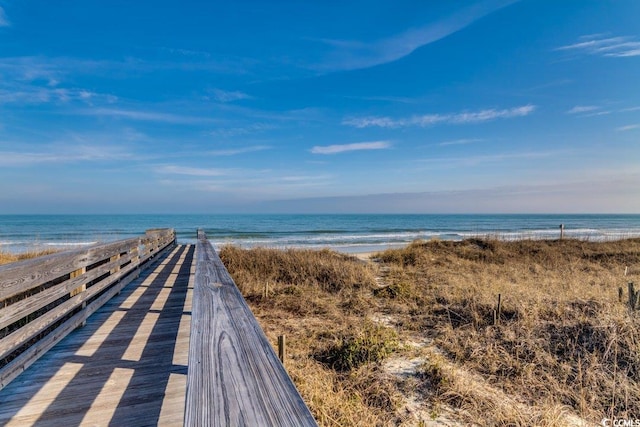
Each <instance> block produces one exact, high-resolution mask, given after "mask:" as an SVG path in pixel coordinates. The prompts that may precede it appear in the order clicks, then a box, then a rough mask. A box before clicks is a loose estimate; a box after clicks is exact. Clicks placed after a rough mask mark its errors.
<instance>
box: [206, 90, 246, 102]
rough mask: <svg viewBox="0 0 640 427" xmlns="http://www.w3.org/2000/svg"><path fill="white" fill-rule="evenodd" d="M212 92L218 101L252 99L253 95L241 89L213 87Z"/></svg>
mask: <svg viewBox="0 0 640 427" xmlns="http://www.w3.org/2000/svg"><path fill="white" fill-rule="evenodd" d="M211 93H212V95H213V99H215V100H216V101H218V102H233V101H240V100H242V99H252V98H253V97H252V96H251V95H248V94H246V93H244V92H240V91H228V90H222V89H212V90H211Z"/></svg>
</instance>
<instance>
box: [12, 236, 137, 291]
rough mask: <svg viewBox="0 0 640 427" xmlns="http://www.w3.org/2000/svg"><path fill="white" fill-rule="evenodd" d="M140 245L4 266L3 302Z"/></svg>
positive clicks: (116, 244)
mask: <svg viewBox="0 0 640 427" xmlns="http://www.w3.org/2000/svg"><path fill="white" fill-rule="evenodd" d="M137 245H138V239H128V240H125V241H121V242H114V243H108V244H104V245H98V246H93V247H90V248H86V249H80V250H74V251H69V252H61V253H57V254H51V255H46V256H44V257H38V258H34V259H30V260H26V261H20V262H16V263H11V264H5V265H3V266H0V300H3V299H6V298H10V297H12V296H14V295H17V294H19V293H21V292H25V291H27V290H29V289H32V288H35V287H37V286H40V285H43V284H45V283H47V282H49V281H51V280H55V279H57V278H59V277H63V276H65V275H67V274H70V273H71V272H72V271H76V270H78V269H80V268H83V267H87V266H89V265H91V264H94V263H96V262H99V261H102V260H104V259H107V258H109V257H110V256H111V255H112V254H115V253H116V252H117V253H120V252H125V251H127V250H129V249H130V248H132V247H136V246H137Z"/></svg>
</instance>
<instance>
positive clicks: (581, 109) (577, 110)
mask: <svg viewBox="0 0 640 427" xmlns="http://www.w3.org/2000/svg"><path fill="white" fill-rule="evenodd" d="M599 109H600V107H598V106H596V105H576V106H575V107H573V108H572V109H570V110H569V111H567V114H582V113H590V112H592V111H596V110H599Z"/></svg>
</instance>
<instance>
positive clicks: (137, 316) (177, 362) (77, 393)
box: [0, 246, 195, 426]
mask: <svg viewBox="0 0 640 427" xmlns="http://www.w3.org/2000/svg"><path fill="white" fill-rule="evenodd" d="M194 251H195V248H194V246H179V247H178V248H176V249H175V250H174V251H173V252H172V253H171V254H170V255H168V256H167V257H166V258H165V259H164V260H162V261H161V263H160V264H159V265H157V266H155V267H154V268H151V269H149V270H147V272H146V273H145V274H144V275H143V276H142V277H141V278H139V279H137V280H136V281H134V282H132V283H131V284H130V285H128V286H127V287H126V288H125V289H124V290H123V291H122V293H121V294H120V295H119V296H116V297H115V298H113V299H112V300H111V301H109V302H108V303H107V304H105V306H103V307H102V308H101V309H100V310H99V311H98V312H97V313H95V314H94V315H93V316H92V317H91V318H89V320H88V321H87V325H86V326H85V327H84V328H81V329H79V330H77V331H74V332H73V333H72V334H70V335H69V336H68V337H67V338H65V339H64V340H63V341H62V342H60V343H59V344H58V345H57V346H56V347H54V348H53V349H52V350H50V352H49V353H47V354H46V355H45V356H43V357H42V358H41V359H40V360H39V361H38V362H36V363H35V364H34V365H33V366H32V367H31V368H30V369H28V370H27V371H25V372H24V373H23V374H22V375H21V376H20V377H18V379H16V380H15V381H14V382H13V383H11V384H9V386H7V387H6V388H5V389H4V390H2V391H0V408H2V409H0V424H3V423H5V422H9V419H8V418H11V417H14V420H13V421H12V423H13V422H14V423H15V425H37V426H50V425H56V426H58V425H67V426H74V425H83V424H87V425H115V426H144V425H157V424H159V423H160V421H161V420H163V422H168V423H170V424H174V423H175V424H181V423H182V417H183V409H182V408H183V406H181V405H184V388H185V387H186V373H187V367H186V360H187V357H186V355H187V353H188V320H189V317H190V313H189V312H188V311H185V301H186V300H187V291H188V288H189V281H190V275H191V268H192V264H193V257H194ZM187 310H190V309H189V308H187ZM3 407H4V408H3ZM9 408H11V409H9Z"/></svg>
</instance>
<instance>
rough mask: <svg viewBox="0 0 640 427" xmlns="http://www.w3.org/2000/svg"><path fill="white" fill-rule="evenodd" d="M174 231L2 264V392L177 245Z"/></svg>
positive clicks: (157, 231) (0, 315) (0, 361)
mask: <svg viewBox="0 0 640 427" xmlns="http://www.w3.org/2000/svg"><path fill="white" fill-rule="evenodd" d="M175 239H176V238H175V231H174V230H173V229H163V230H150V231H148V232H147V233H145V235H143V236H141V237H135V238H130V239H124V240H120V241H116V242H110V243H103V244H97V245H93V246H90V247H87V248H83V249H74V250H70V251H66V252H60V253H55V254H51V255H46V256H43V257H38V258H34V259H31V260H25V261H20V262H16V263H11V264H6V265H3V266H0V389H2V388H3V387H4V386H5V385H7V384H8V383H9V382H10V381H11V380H12V379H14V378H15V377H16V376H17V375H19V374H20V373H21V372H22V371H24V370H25V369H26V368H27V367H28V366H30V365H31V364H32V363H33V362H35V361H36V360H37V359H38V358H39V357H40V356H41V355H42V354H43V353H44V352H46V351H47V350H48V349H50V348H51V347H53V345H55V344H56V343H57V342H59V341H60V340H61V339H62V338H64V337H65V336H66V335H67V334H68V333H69V332H71V331H72V330H73V329H75V328H76V327H78V326H79V325H81V324H82V323H83V322H84V321H85V320H86V319H87V317H89V315H91V314H92V313H93V312H95V311H96V310H97V309H98V308H99V307H100V306H102V305H103V304H104V303H105V302H107V301H108V300H109V299H110V298H111V297H112V296H113V295H115V294H116V293H117V292H119V291H120V290H121V289H122V288H123V287H124V286H126V285H127V284H128V283H130V282H131V281H132V280H133V279H135V278H136V277H138V275H139V274H140V270H141V268H144V267H143V266H144V265H145V264H146V263H147V261H149V259H150V258H153V257H155V256H157V255H158V254H160V253H162V252H163V251H165V250H168V249H169V248H170V247H172V246H173V245H174V244H175Z"/></svg>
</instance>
